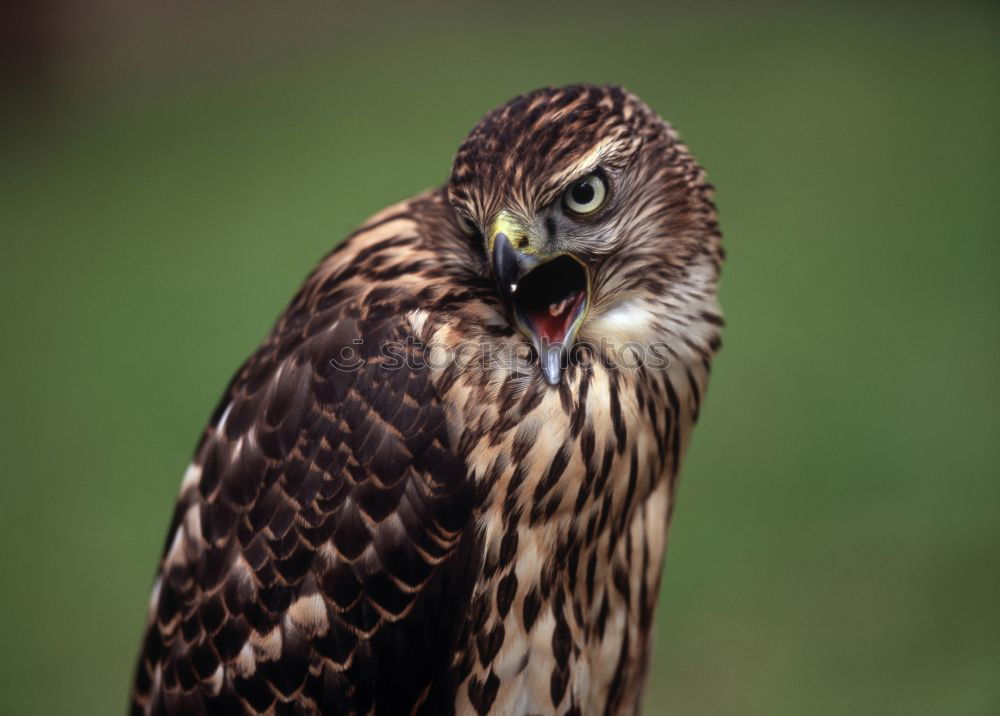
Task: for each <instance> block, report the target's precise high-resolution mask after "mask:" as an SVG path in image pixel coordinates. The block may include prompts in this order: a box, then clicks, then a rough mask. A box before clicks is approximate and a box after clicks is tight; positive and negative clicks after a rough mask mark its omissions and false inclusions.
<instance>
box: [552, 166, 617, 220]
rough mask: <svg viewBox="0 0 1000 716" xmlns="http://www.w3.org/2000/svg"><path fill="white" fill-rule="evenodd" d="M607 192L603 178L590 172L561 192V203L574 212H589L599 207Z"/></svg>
mask: <svg viewBox="0 0 1000 716" xmlns="http://www.w3.org/2000/svg"><path fill="white" fill-rule="evenodd" d="M607 194H608V188H607V186H605V184H604V180H603V179H602V178H601V177H600V176H599V175H597V174H590V175H588V176H585V177H584V178H583V179H580V180H578V181H575V182H573V183H572V184H570V185H569V188H567V189H566V193H565V194H563V204H564V205H565V206H566V208H567V209H569V210H570V211H571V212H573V213H574V214H590V213H591V212H594V211H597V210H598V209H599V208H600V207H601V204H603V203H604V199H605V197H606V196H607Z"/></svg>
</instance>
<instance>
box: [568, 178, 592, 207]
mask: <svg viewBox="0 0 1000 716" xmlns="http://www.w3.org/2000/svg"><path fill="white" fill-rule="evenodd" d="M571 194H572V196H573V201H575V202H576V203H577V204H583V205H586V204H589V203H590V202H592V201H593V200H594V187H593V185H592V184H591V183H590V182H589V181H582V182H580V183H579V184H577V185H576V186H574V187H573V191H572V192H571Z"/></svg>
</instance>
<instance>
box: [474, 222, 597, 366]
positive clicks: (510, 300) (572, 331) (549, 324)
mask: <svg viewBox="0 0 1000 716" xmlns="http://www.w3.org/2000/svg"><path fill="white" fill-rule="evenodd" d="M505 224H506V225H505ZM509 231H510V222H509V220H507V219H506V218H505V217H504V212H501V217H500V218H498V220H497V225H496V230H495V231H494V232H492V237H491V241H492V246H491V250H490V260H491V262H492V264H493V277H494V279H495V281H496V284H497V292H498V293H499V294H500V297H501V298H502V299H503V301H504V303H505V304H506V305H507V306H508V308H509V309H510V311H511V313H512V314H513V316H514V321H515V323H516V325H517V327H518V329H519V330H520V331H521V332H522V333H523V334H524V335H525V336H527V337H528V338H529V339H530V340H531V342H532V343H533V344H534V346H535V349H536V350H537V351H538V358H539V362H540V364H541V369H542V374H543V375H544V376H545V380H546V381H548V382H549V384H550V385H558V384H559V382H560V381H561V379H562V369H563V367H564V366H565V364H566V362H567V361H568V356H569V351H570V349H571V348H572V347H573V343H574V341H575V340H576V334H577V331H578V330H579V329H580V324H581V323H583V319H584V316H585V315H586V313H587V309H588V308H589V306H590V278H589V274H588V272H587V268H586V266H585V265H584V264H583V262H581V261H580V260H579V259H577V258H576V257H575V256H571V255H570V254H566V253H562V254H553V255H539V254H538V253H537V252H536V250H535V248H534V246H532V242H531V241H530V240H527V239H526V237H525V236H524V235H523V234H522V235H520V236H518V235H514V236H513V237H512V236H511V233H513V232H510V233H509ZM515 243H516V244H517V245H518V247H519V248H515V245H514V244H515Z"/></svg>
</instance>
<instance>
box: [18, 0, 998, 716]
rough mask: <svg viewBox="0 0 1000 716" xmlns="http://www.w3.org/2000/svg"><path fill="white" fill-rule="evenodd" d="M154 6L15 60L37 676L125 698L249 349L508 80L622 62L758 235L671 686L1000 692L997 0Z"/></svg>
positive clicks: (663, 707)
mask: <svg viewBox="0 0 1000 716" xmlns="http://www.w3.org/2000/svg"><path fill="white" fill-rule="evenodd" d="M125 5H126V4H124V3H114V2H111V1H107V2H99V3H96V4H95V5H93V6H90V8H89V9H88V8H87V7H86V6H85V5H84V4H83V3H82V2H76V3H75V4H73V5H71V7H75V8H76V13H75V14H74V13H73V12H69V13H68V14H64V13H62V12H59V13H56V12H55V11H54V10H52V11H50V12H47V14H44V15H42V16H40V17H41V19H40V20H39V18H35V19H34V20H32V23H34V24H32V23H22V25H23V26H24V27H25V28H28V30H31V28H34V30H31V31H32V32H35V33H36V34H37V35H38V37H34V36H28V37H27V41H25V42H22V43H21V44H20V45H16V47H15V49H17V48H20V50H18V51H19V52H21V54H20V55H17V56H15V55H14V54H11V55H10V57H13V58H14V60H17V61H18V62H19V63H20V64H19V65H18V66H16V67H14V69H13V71H11V72H8V73H6V75H5V77H6V80H5V82H6V84H5V85H4V87H5V89H4V91H3V94H2V96H0V102H2V112H0V241H2V255H0V259H2V263H0V266H2V269H3V280H2V281H0V298H2V306H3V309H2V315H0V321H2V325H0V336H2V340H3V351H2V352H0V368H2V375H3V381H2V388H0V390H2V408H0V409H2V431H0V449H2V458H3V486H2V493H0V494H2V498H0V550H2V552H0V555H2V557H0V558H2V569H3V577H2V580H0V600H2V603H0V635H2V637H0V638H2V642H3V648H2V649H0V711H2V712H3V713H10V714H110V713H119V712H121V710H122V709H123V707H124V703H125V698H126V693H127V691H128V689H129V681H130V678H131V671H132V666H133V659H134V657H135V654H136V650H137V647H138V643H139V639H140V634H141V630H142V626H143V619H144V613H145V608H146V601H147V595H148V590H149V587H150V584H151V580H152V576H153V571H154V568H155V565H156V560H157V557H158V554H159V550H160V548H161V545H162V541H163V539H164V534H165V530H166V527H167V523H168V520H169V517H170V512H171V509H172V506H173V501H174V497H175V493H176V490H177V487H178V485H179V482H180V477H181V473H182V471H183V469H184V466H185V464H186V463H187V461H188V458H189V454H190V451H191V450H192V448H193V446H194V442H195V440H196V438H197V436H198V434H199V432H200V430H201V428H202V425H203V423H204V421H205V420H206V419H207V417H208V414H209V412H210V410H211V408H212V407H213V405H214V403H215V401H216V400H217V398H218V396H219V395H220V393H221V391H222V389H223V387H224V385H225V383H226V381H227V380H228V378H229V376H230V375H231V373H232V372H233V371H234V370H235V368H236V367H237V366H238V365H239V363H240V362H241V361H242V359H243V358H244V357H245V356H246V355H247V354H248V353H249V352H250V351H251V350H252V349H253V348H254V346H255V345H256V343H257V342H258V341H259V340H260V339H261V338H262V337H263V335H264V334H265V332H266V331H267V330H268V328H269V327H270V324H271V322H272V321H273V320H274V318H275V317H276V316H277V314H278V313H279V312H280V311H281V310H282V309H283V307H284V305H285V303H286V301H287V300H288V299H289V298H290V297H291V295H292V294H293V293H294V291H295V290H296V288H297V286H298V283H299V282H300V281H301V279H302V278H303V277H304V276H305V274H306V273H307V271H308V270H309V269H310V267H311V266H312V265H313V263H314V262H315V261H316V260H317V258H318V257H319V256H320V255H322V254H323V253H324V252H326V251H327V250H328V248H329V247H330V246H331V245H332V244H334V243H335V242H336V241H338V240H339V239H340V238H341V237H342V236H344V235H345V234H346V233H347V232H348V231H349V230H350V229H351V228H352V227H354V226H356V225H357V224H358V223H359V222H361V221H362V220H364V219H365V218H366V217H367V216H368V215H370V214H371V213H373V212H375V211H376V210H378V209H380V208H381V207H383V206H385V205H387V204H389V203H390V202H393V201H395V200H397V199H400V198H403V197H406V196H408V195H411V194H413V193H416V192H417V191H419V190H421V189H423V188H425V187H427V186H430V185H434V184H437V183H440V182H441V181H442V180H443V179H444V178H445V177H446V175H447V172H448V167H449V163H450V160H451V156H452V153H453V152H454V150H455V149H456V147H457V146H458V144H459V142H460V141H461V140H462V138H463V136H464V135H465V133H466V132H467V131H468V130H469V129H470V128H471V127H472V125H473V124H474V123H475V122H476V121H477V119H478V118H479V117H480V116H481V115H482V114H483V113H485V112H486V111H487V110H489V109H491V108H492V107H493V106H495V105H497V104H499V103H501V102H503V101H505V100H507V99H508V98H509V97H511V96H513V95H515V94H517V93H520V92H522V91H525V90H529V89H532V88H534V87H536V86H540V85H547V84H563V83H568V82H575V81H581V80H586V81H590V82H616V83H621V84H624V85H625V86H627V87H629V88H630V89H632V90H634V91H636V92H637V93H639V94H640V95H641V96H642V97H643V98H645V99H646V100H647V101H648V102H649V103H650V104H651V105H652V106H653V107H654V108H656V109H657V110H658V111H660V112H661V113H662V114H663V115H664V116H665V117H667V118H668V119H669V120H670V121H672V122H673V123H674V124H675V125H676V126H677V127H678V128H679V129H680V131H681V132H682V134H683V136H684V137H685V139H686V140H687V141H688V142H689V143H690V145H691V147H692V148H693V149H694V151H695V153H696V154H697V155H698V157H699V158H700V159H701V161H702V162H703V163H704V164H705V166H706V167H707V168H708V170H709V173H710V176H711V179H712V180H713V182H714V183H715V184H716V185H717V187H718V204H719V207H720V211H721V222H722V227H723V232H724V235H725V239H726V244H727V248H728V253H729V259H728V262H727V265H726V268H725V272H724V275H723V288H722V299H723V307H724V309H725V311H726V314H727V318H728V322H729V326H728V328H727V330H726V333H725V346H724V350H723V352H722V354H721V356H720V358H719V360H718V363H717V365H716V370H715V372H714V377H713V382H712V385H711V390H710V395H709V400H708V403H707V406H706V409H705V411H704V413H703V419H702V422H701V424H700V425H699V428H698V430H697V431H696V433H695V438H694V441H693V445H692V448H691V452H690V457H689V460H688V462H687V465H686V467H685V471H684V475H683V484H682V488H681V492H680V504H679V509H678V511H677V513H676V521H675V525H674V529H673V533H672V537H671V548H670V554H669V556H668V559H667V570H666V576H665V580H664V588H663V593H662V603H661V607H660V610H659V612H658V618H657V623H656V629H657V641H656V647H655V656H654V662H653V671H652V673H651V676H650V688H649V694H648V696H647V700H646V704H647V708H646V711H647V712H648V713H657V714H658V713H667V712H669V713H671V714H806V713H808V714H844V713H866V714H886V713H898V714H996V713H1000V447H998V442H1000V430H998V428H1000V408H998V385H1000V380H998V368H1000V325H998V323H1000V322H998V318H1000V316H998V313H1000V311H998V309H1000V283H998V275H1000V242H998V239H1000V237H998V232H997V227H998V220H1000V216H998V214H1000V211H998V207H1000V199H998V193H1000V131H998V129H1000V11H998V6H997V5H996V4H995V3H986V2H984V3H981V4H964V3H937V4H933V5H921V4H914V3H908V4H903V3H900V4H895V5H884V4H882V5H880V4H870V3H857V4H839V5H836V6H832V5H829V6H823V5H820V4H806V3H782V2H768V3H763V4H758V5H756V6H755V7H753V8H750V7H747V6H744V5H741V4H736V3H732V4H717V3H716V4H712V3H708V4H705V3H697V4H693V3H692V4H679V5H672V6H666V5H664V6H656V5H650V6H640V5H629V4H628V3H622V2H616V3H606V4H596V3H593V2H589V1H586V2H573V3H566V4H542V3H520V4H519V3H506V4H503V5H491V6H485V5H484V6H482V7H478V8H470V7H468V6H465V5H461V4H457V3H447V2H434V3H430V4H426V5H424V6H423V7H422V8H419V9H418V8H415V7H411V6H410V5H408V4H403V3H397V4H395V5H392V6H381V7H371V8H369V9H361V8H358V7H351V8H348V7H337V6H336V5H333V6H324V7H320V6H306V5H302V6H295V9H294V11H293V9H292V7H293V6H286V5H281V6H280V8H281V9H278V7H279V6H277V5H275V6H273V8H272V9H269V6H267V5H264V4H251V5H244V4H240V5H237V4H235V3H231V4H223V5H215V6H213V7H212V8H203V9H200V10H196V9H195V8H194V5H193V4H189V7H188V9H187V10H182V9H180V8H181V7H182V6H183V4H176V3H157V2H147V3H144V4H141V5H140V7H138V8H129V9H126V8H125V7H124V6H125ZM45 7H48V8H49V9H50V10H51V8H53V7H55V4H54V3H49V4H47V5H45ZM95 8H96V9H95ZM98 10H99V11H98ZM102 13H103V14H102ZM46 23H50V24H46ZM46 28H48V29H46ZM52 28H55V29H52ZM7 30H8V34H9V33H15V34H16V33H17V32H20V31H21V30H18V29H16V28H15V29H11V26H8V28H7ZM28 30H24V31H25V32H28ZM9 36H11V35H9ZM39 38H40V39H39ZM21 39H22V40H23V39H24V38H23V37H22V38H21ZM25 48H27V49H25Z"/></svg>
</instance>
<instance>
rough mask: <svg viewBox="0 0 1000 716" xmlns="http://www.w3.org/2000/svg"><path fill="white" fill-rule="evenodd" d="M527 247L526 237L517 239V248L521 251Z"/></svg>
mask: <svg viewBox="0 0 1000 716" xmlns="http://www.w3.org/2000/svg"><path fill="white" fill-rule="evenodd" d="M527 245H528V237H527V236H521V237H518V239H517V248H519V249H523V248H525V247H526V246H527Z"/></svg>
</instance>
